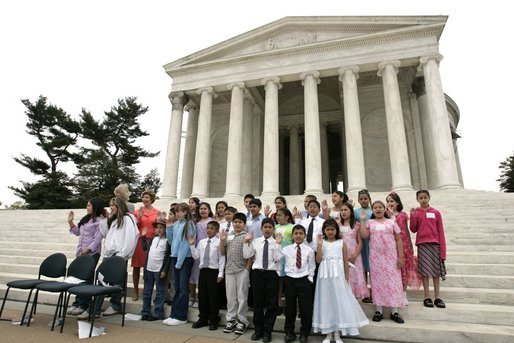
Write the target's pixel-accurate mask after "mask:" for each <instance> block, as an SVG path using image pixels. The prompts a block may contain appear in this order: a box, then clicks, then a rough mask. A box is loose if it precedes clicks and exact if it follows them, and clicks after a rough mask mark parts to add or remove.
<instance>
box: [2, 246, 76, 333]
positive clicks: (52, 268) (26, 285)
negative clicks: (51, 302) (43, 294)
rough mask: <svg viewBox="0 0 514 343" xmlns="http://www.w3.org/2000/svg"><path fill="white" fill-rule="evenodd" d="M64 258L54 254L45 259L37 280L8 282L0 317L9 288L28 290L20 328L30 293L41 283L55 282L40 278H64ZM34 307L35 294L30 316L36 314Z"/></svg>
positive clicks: (35, 304)
mask: <svg viewBox="0 0 514 343" xmlns="http://www.w3.org/2000/svg"><path fill="white" fill-rule="evenodd" d="M66 262H67V261H66V256H65V255H64V254H62V253H55V254H52V255H50V256H48V257H47V258H45V260H44V261H43V262H42V263H41V265H40V266H39V274H38V277H37V279H22V280H14V281H9V282H8V283H7V290H6V291H5V296H4V300H3V302H2V308H1V309H0V317H2V312H3V311H4V306H5V301H6V300H7V295H8V294H9V290H10V289H11V288H17V289H27V290H30V292H29V296H28V297H27V302H26V303H25V309H24V310H23V316H22V317H21V323H20V326H21V325H23V322H24V321H25V316H26V315H27V308H28V307H29V302H30V298H31V297H32V291H33V290H34V289H35V288H36V286H37V285H40V284H43V283H49V282H55V281H52V280H42V279H41V277H42V276H44V277H48V278H54V279H56V278H60V277H64V275H66ZM36 307H37V292H36V295H35V296H34V305H33V306H32V309H31V311H30V312H31V315H32V311H34V313H36ZM27 326H30V320H29V321H28V322H27Z"/></svg>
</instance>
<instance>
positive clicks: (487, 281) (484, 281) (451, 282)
mask: <svg viewBox="0 0 514 343" xmlns="http://www.w3.org/2000/svg"><path fill="white" fill-rule="evenodd" d="M443 284H444V285H445V286H447V287H469V288H503V289H514V276H504V275H469V274H456V275H451V274H450V275H447V277H446V281H443Z"/></svg>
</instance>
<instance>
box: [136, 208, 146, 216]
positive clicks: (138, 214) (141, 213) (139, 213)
mask: <svg viewBox="0 0 514 343" xmlns="http://www.w3.org/2000/svg"><path fill="white" fill-rule="evenodd" d="M144 209H145V208H144V207H143V206H141V207H140V208H139V211H138V212H137V217H138V218H139V219H141V218H143V214H144V213H143V211H144Z"/></svg>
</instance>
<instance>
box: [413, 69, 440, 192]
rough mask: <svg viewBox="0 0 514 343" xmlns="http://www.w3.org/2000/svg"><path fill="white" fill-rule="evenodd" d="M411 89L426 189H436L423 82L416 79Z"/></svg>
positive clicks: (430, 122)
mask: <svg viewBox="0 0 514 343" xmlns="http://www.w3.org/2000/svg"><path fill="white" fill-rule="evenodd" d="M412 89H413V90H414V92H415V93H416V99H417V103H418V112H419V126H420V131H421V138H422V149H423V156H424V157H425V172H426V175H427V188H428V189H436V188H437V169H436V162H435V160H436V158H435V150H434V148H433V146H434V137H433V136H432V131H433V130H432V128H431V126H432V125H433V123H432V121H431V120H430V110H429V109H428V99H427V94H426V88H425V80H424V78H423V77H418V78H416V79H415V80H414V83H413V85H412Z"/></svg>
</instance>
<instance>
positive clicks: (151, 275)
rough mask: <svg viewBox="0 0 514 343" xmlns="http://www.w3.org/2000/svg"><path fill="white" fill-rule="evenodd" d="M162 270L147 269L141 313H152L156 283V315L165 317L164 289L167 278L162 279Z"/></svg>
mask: <svg viewBox="0 0 514 343" xmlns="http://www.w3.org/2000/svg"><path fill="white" fill-rule="evenodd" d="M160 275H161V273H160V272H150V271H147V270H145V272H144V280H145V289H144V291H143V309H142V310H141V314H151V313H152V312H151V307H152V305H151V303H152V291H153V287H154V284H155V288H156V292H155V299H154V301H153V303H154V306H155V309H154V312H155V316H156V317H157V318H161V319H162V318H163V317H164V291H165V290H166V283H167V281H166V279H161V277H160Z"/></svg>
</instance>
